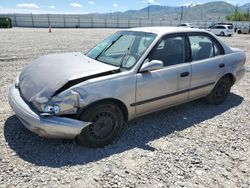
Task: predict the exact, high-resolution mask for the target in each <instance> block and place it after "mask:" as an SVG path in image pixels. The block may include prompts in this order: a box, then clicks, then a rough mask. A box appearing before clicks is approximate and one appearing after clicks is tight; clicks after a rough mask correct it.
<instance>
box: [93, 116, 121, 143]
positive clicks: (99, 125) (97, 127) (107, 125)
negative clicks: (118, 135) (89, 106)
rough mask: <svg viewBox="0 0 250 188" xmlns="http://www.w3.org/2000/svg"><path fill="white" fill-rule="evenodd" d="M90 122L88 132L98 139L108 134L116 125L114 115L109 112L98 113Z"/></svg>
mask: <svg viewBox="0 0 250 188" xmlns="http://www.w3.org/2000/svg"><path fill="white" fill-rule="evenodd" d="M92 122H93V124H92V125H91V126H90V133H91V134H92V135H93V136H94V137H95V138H98V139H103V138H105V137H107V136H109V135H110V134H111V133H112V132H113V130H114V128H115V126H116V120H115V117H114V115H113V114H112V113H110V112H101V113H98V114H97V115H96V116H95V117H94V118H93V120H92Z"/></svg>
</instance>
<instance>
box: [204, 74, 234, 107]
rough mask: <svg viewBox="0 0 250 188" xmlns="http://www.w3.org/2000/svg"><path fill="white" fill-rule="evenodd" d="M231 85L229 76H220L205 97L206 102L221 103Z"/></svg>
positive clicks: (224, 99)
mask: <svg viewBox="0 0 250 188" xmlns="http://www.w3.org/2000/svg"><path fill="white" fill-rule="evenodd" d="M231 87H232V81H231V78H230V77H229V76H224V77H222V78H221V79H220V80H219V81H218V82H217V84H216V85H215V87H214V89H213V90H212V91H211V93H210V94H209V95H208V96H207V97H206V100H207V102H208V103H209V104H214V105H218V104H222V103H223V102H225V101H226V99H227V98H228V95H229V93H230V89H231Z"/></svg>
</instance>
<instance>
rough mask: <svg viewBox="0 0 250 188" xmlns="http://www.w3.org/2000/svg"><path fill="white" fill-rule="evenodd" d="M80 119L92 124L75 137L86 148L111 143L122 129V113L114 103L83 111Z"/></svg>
mask: <svg viewBox="0 0 250 188" xmlns="http://www.w3.org/2000/svg"><path fill="white" fill-rule="evenodd" d="M80 119H81V120H83V121H89V122H93V124H92V125H89V126H88V127H86V128H85V129H83V130H82V132H81V134H80V135H79V136H78V137H77V138H78V140H79V141H80V143H81V144H82V145H84V146H87V147H102V146H105V145H108V144H110V143H112V142H113V141H114V140H115V138H117V137H118V136H119V135H120V133H121V131H122V128H123V121H124V117H123V113H122V111H121V109H120V108H119V107H118V106H117V105H116V104H114V103H112V102H108V103H101V104H98V105H94V106H92V107H90V108H88V109H87V110H86V111H84V112H83V113H82V114H81V116H80Z"/></svg>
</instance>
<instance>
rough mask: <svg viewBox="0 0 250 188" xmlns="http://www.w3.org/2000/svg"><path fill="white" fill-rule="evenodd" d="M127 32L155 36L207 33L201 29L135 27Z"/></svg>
mask: <svg viewBox="0 0 250 188" xmlns="http://www.w3.org/2000/svg"><path fill="white" fill-rule="evenodd" d="M128 30H130V31H141V32H148V33H155V34H157V35H164V34H170V33H183V32H205V33H208V32H207V31H205V30H203V29H195V28H185V27H137V28H132V29H128Z"/></svg>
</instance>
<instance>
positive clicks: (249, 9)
mask: <svg viewBox="0 0 250 188" xmlns="http://www.w3.org/2000/svg"><path fill="white" fill-rule="evenodd" d="M246 21H250V8H247V20H246Z"/></svg>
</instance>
